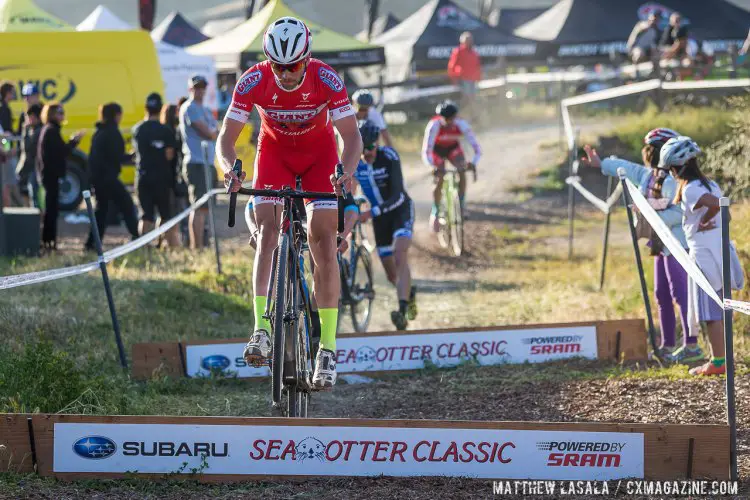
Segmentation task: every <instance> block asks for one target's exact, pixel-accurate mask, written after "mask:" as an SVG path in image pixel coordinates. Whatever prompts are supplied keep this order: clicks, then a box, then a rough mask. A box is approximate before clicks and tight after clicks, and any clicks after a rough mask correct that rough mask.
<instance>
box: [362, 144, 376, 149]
mask: <svg viewBox="0 0 750 500" xmlns="http://www.w3.org/2000/svg"><path fill="white" fill-rule="evenodd" d="M376 147H378V145H377V144H375V143H372V144H365V145H364V146H363V147H362V149H364V150H365V151H372V150H373V149H375V148H376Z"/></svg>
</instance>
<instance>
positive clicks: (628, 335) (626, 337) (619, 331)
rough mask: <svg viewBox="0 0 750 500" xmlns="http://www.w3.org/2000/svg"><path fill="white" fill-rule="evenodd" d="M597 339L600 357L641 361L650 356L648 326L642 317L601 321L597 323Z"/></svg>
mask: <svg viewBox="0 0 750 500" xmlns="http://www.w3.org/2000/svg"><path fill="white" fill-rule="evenodd" d="M618 337H619V342H618ZM596 339H597V345H598V351H599V352H598V355H599V359H611V360H613V361H620V360H621V359H622V360H624V361H641V360H645V359H647V357H648V345H647V340H648V339H647V338H646V326H645V323H644V322H643V320H642V319H622V320H614V321H600V322H598V323H597V324H596ZM618 350H619V352H617V351H618Z"/></svg>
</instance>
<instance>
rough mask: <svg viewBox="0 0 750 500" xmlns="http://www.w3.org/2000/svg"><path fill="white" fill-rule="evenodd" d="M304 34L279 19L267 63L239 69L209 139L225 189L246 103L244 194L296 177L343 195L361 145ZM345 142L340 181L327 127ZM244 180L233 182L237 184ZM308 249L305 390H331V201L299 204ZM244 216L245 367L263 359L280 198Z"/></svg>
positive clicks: (327, 70)
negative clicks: (248, 289) (248, 158)
mask: <svg viewBox="0 0 750 500" xmlns="http://www.w3.org/2000/svg"><path fill="white" fill-rule="evenodd" d="M311 48H312V36H311V34H310V30H309V29H308V28H307V26H305V24H304V23H303V22H302V21H299V20H298V19H295V18H293V17H282V18H281V19H278V20H277V21H275V22H273V23H272V24H271V25H270V26H269V27H268V29H267V30H266V32H265V35H264V37H263V51H264V53H265V55H266V58H267V59H268V60H267V61H264V62H261V63H258V64H256V65H255V66H253V67H251V68H250V69H248V70H247V71H246V72H245V73H244V74H243V75H242V78H240V80H239V81H238V82H237V85H236V86H235V89H234V95H233V97H232V103H231V105H230V106H229V109H228V111H227V114H226V116H225V118H224V123H223V125H222V129H221V132H220V134H219V139H218V147H217V156H218V157H219V159H220V161H221V166H222V168H223V170H224V172H225V174H224V183H225V185H226V186H229V185H230V183H231V182H232V181H235V182H234V183H233V184H232V185H233V186H234V190H238V189H239V186H240V182H236V181H237V180H238V179H237V176H236V175H235V174H234V172H232V165H233V164H234V161H235V159H236V158H237V154H236V152H235V143H236V141H237V138H238V137H239V135H240V132H241V131H242V128H243V127H244V126H245V123H247V122H248V120H249V119H250V112H251V111H252V108H253V106H255V107H256V108H257V109H258V112H259V113H260V117H261V131H260V135H259V137H258V149H257V153H256V156H255V167H254V178H253V187H255V188H259V189H281V188H282V187H284V186H291V187H294V185H295V179H296V177H297V176H300V177H301V178H302V188H303V189H304V190H305V191H319V192H333V191H334V190H335V191H336V192H337V193H338V194H340V193H341V187H342V186H343V187H344V188H345V189H346V190H347V191H349V192H351V188H352V174H353V173H354V171H355V170H356V168H357V164H358V162H359V156H360V154H361V153H362V139H361V137H360V135H359V129H358V128H357V120H356V118H355V116H354V109H353V108H352V105H351V103H350V102H349V97H348V95H347V92H346V88H345V87H344V82H343V81H342V80H341V78H340V77H339V76H338V74H336V72H335V71H334V70H333V69H331V67H330V66H328V65H327V64H325V63H323V62H321V61H319V60H317V59H313V58H311V56H310V53H311ZM334 123H335V124H336V128H337V130H338V132H339V134H340V135H341V137H342V139H343V142H344V149H343V152H342V158H341V163H343V167H344V175H343V177H342V178H340V179H339V180H338V181H336V180H335V178H334V175H333V174H334V169H335V167H336V165H337V164H338V163H339V155H338V150H337V147H336V146H337V145H336V140H335V137H334V132H333V124H334ZM244 178H245V173H244V172H243V173H242V174H241V175H240V179H239V180H240V181H242V180H244ZM305 206H306V209H307V215H308V233H309V234H308V237H309V244H310V251H311V253H312V258H313V261H314V262H315V272H314V275H313V280H314V295H315V298H316V301H317V303H318V306H319V314H320V328H321V338H320V349H319V350H318V356H317V358H316V366H315V374H314V375H313V383H314V384H315V386H316V387H318V388H327V387H331V386H333V385H334V384H335V383H336V355H335V352H336V324H337V320H338V302H339V294H340V282H339V269H338V264H337V261H336V226H337V213H338V211H337V202H336V201H335V200H305ZM253 211H254V213H255V219H256V222H257V225H258V238H257V251H256V254H255V263H254V268H253V291H254V294H255V301H254V311H255V330H254V332H253V334H252V336H251V338H250V342H248V344H247V346H246V347H245V352H244V357H245V359H246V360H247V361H248V363H251V364H261V363H263V362H265V361H266V360H267V359H268V358H269V356H270V353H271V339H270V334H269V332H270V324H269V322H268V320H267V319H264V318H263V313H264V311H265V308H266V292H267V290H268V282H269V280H270V274H271V267H272V265H273V262H272V256H273V251H274V249H275V248H276V245H277V240H278V231H279V227H278V221H279V220H281V200H279V199H277V198H264V197H255V199H254V200H253Z"/></svg>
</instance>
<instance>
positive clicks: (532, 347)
mask: <svg viewBox="0 0 750 500" xmlns="http://www.w3.org/2000/svg"><path fill="white" fill-rule="evenodd" d="M245 343H246V340H243V339H236V340H226V341H203V342H188V343H184V344H183V343H161V344H136V345H135V346H134V347H133V376H134V377H137V378H147V377H150V376H151V374H152V373H154V371H156V370H161V371H162V372H163V373H167V374H173V375H182V374H184V375H187V376H189V377H201V376H208V375H210V374H211V373H212V372H215V371H217V370H218V371H221V372H225V373H227V374H233V375H236V376H238V377H241V378H252V377H265V376H268V369H267V368H254V367H251V366H248V365H247V364H246V363H245V361H244V359H243V358H242V351H243V348H244V346H245ZM337 344H338V346H337V347H338V349H337V351H336V355H337V369H338V371H339V373H354V372H368V373H377V372H389V371H402V370H419V369H423V368H425V367H426V366H437V367H449V366H456V365H458V364H460V363H462V362H466V361H468V360H473V361H475V362H477V363H478V364H480V365H496V364H502V363H525V362H531V363H535V362H545V361H554V360H560V359H571V358H575V357H583V358H588V359H620V358H621V357H624V358H625V359H645V357H646V343H645V335H644V326H643V321H641V320H618V321H603V322H590V323H570V324H556V325H526V326H505V327H484V328H473V329H472V328H462V329H442V330H421V331H414V332H397V333H394V332H380V333H369V334H362V335H357V334H345V335H341V336H339V339H338V342H337Z"/></svg>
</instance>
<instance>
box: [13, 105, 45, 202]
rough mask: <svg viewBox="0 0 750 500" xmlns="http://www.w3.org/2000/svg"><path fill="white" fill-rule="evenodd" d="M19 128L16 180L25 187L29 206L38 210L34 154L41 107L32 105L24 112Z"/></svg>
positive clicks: (37, 179)
mask: <svg viewBox="0 0 750 500" xmlns="http://www.w3.org/2000/svg"><path fill="white" fill-rule="evenodd" d="M24 118H25V119H24V124H23V127H22V128H21V156H20V158H19V160H18V166H17V167H16V178H17V179H18V183H19V184H20V185H21V187H22V188H23V187H24V186H27V193H28V195H29V199H30V201H29V205H30V206H34V207H37V208H39V207H40V204H39V178H38V176H37V171H36V152H37V145H38V143H39V133H40V132H41V130H42V105H41V104H32V105H31V106H30V107H29V109H28V110H27V111H26V114H25V117H24Z"/></svg>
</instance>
